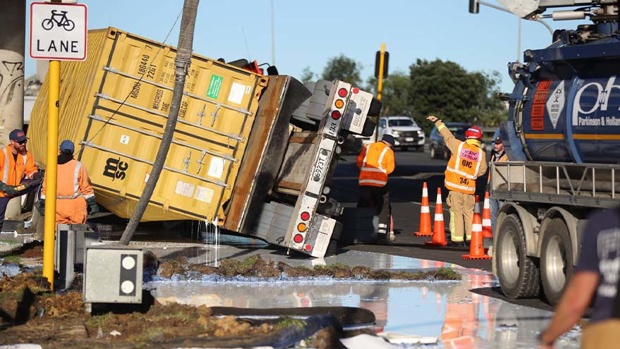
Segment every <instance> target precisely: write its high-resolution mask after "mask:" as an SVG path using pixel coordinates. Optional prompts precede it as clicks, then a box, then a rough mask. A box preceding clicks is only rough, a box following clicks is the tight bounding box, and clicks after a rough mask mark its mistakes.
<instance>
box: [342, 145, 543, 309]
mask: <svg viewBox="0 0 620 349" xmlns="http://www.w3.org/2000/svg"><path fill="white" fill-rule="evenodd" d="M395 154H396V163H397V164H396V170H395V171H394V173H392V175H391V176H390V180H389V184H388V185H389V188H390V197H391V201H392V214H393V216H394V226H395V231H396V241H394V242H393V243H392V244H390V245H377V244H354V245H347V246H343V247H341V248H342V249H348V250H358V251H369V252H377V253H386V254H391V255H397V256H405V257H412V258H420V259H428V260H436V261H442V262H448V263H452V264H457V265H461V266H463V267H466V268H475V269H482V270H486V271H489V272H490V271H491V260H466V259H463V258H462V255H463V254H468V253H469V248H451V247H439V246H429V245H427V244H425V242H426V241H429V240H430V239H431V238H430V237H416V236H415V235H414V232H416V231H418V229H419V221H420V206H421V205H420V202H421V199H422V188H423V184H424V182H426V183H427V186H428V191H429V206H430V211H431V224H432V222H433V221H434V212H435V202H436V198H437V188H441V190H442V191H441V192H442V194H441V195H442V201H443V209H444V222H445V225H446V238H447V239H449V231H448V222H449V213H448V207H447V205H446V197H447V194H448V192H447V190H446V189H445V188H444V187H443V181H444V174H443V172H444V170H445V168H446V165H447V161H445V160H435V159H431V158H430V155H429V153H428V152H411V151H409V152H403V151H399V150H397V151H396V153H395ZM358 173H359V172H358V169H357V167H356V166H355V156H354V155H346V156H344V158H343V160H342V161H341V163H340V164H339V165H338V167H337V168H336V172H335V176H334V177H335V178H334V181H333V185H332V191H333V194H332V195H333V197H334V198H335V199H336V200H338V201H340V202H341V203H343V205H344V206H345V207H354V206H355V205H356V204H357V199H358V195H359V194H358V187H357V175H358ZM431 228H432V225H431ZM476 292H478V293H480V294H483V295H486V296H491V297H495V298H500V299H502V300H505V301H507V302H510V303H513V304H520V305H526V306H531V307H535V308H540V309H546V310H551V309H552V307H551V306H549V305H548V304H547V303H546V302H544V301H543V300H541V299H538V298H536V299H521V300H516V301H515V300H511V299H508V298H506V297H505V296H504V295H503V293H502V291H501V289H500V288H499V287H489V288H485V289H479V290H478V291H476Z"/></svg>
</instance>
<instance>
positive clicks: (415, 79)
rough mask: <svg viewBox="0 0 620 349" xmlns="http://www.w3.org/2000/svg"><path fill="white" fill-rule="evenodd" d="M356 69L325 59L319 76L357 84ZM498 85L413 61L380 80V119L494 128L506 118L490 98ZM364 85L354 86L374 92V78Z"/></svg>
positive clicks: (454, 68) (451, 66) (455, 68)
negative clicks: (401, 117) (436, 120)
mask: <svg viewBox="0 0 620 349" xmlns="http://www.w3.org/2000/svg"><path fill="white" fill-rule="evenodd" d="M360 69H361V65H359V64H358V63H356V62H355V61H354V60H352V59H350V58H347V57H345V56H344V55H342V54H341V55H340V56H338V57H335V58H332V59H330V60H329V61H328V63H327V65H326V66H325V68H324V70H323V75H322V78H323V79H325V80H334V79H340V80H344V81H347V82H349V83H352V84H354V85H356V86H360V83H361V81H360ZM304 72H305V71H304ZM500 83H501V77H500V75H499V73H498V72H492V73H491V74H487V73H483V72H468V71H466V70H465V69H464V68H463V67H461V66H460V65H459V64H457V63H455V62H451V61H445V62H444V61H442V60H440V59H436V60H434V61H427V60H421V59H418V60H416V62H415V63H413V64H412V65H411V66H409V72H408V73H406V72H402V71H395V72H392V73H390V76H389V77H388V78H387V79H383V86H382V87H383V88H382V95H381V97H382V98H381V99H382V102H383V108H382V110H381V115H408V116H411V117H413V118H414V120H416V122H418V124H420V126H423V127H425V129H426V131H429V128H430V127H431V126H432V125H429V124H428V123H427V122H425V121H424V119H425V118H426V116H428V115H436V116H438V117H440V118H442V119H444V120H446V121H467V122H472V123H476V124H478V125H480V126H497V125H499V122H500V121H501V120H505V119H506V118H507V110H506V107H505V106H504V103H503V102H502V101H501V100H499V99H498V98H497V97H496V94H497V93H498V92H499V84H500ZM367 85H368V86H370V88H369V87H368V86H367V87H362V86H360V87H362V88H365V89H368V90H369V91H373V92H374V93H375V94H376V93H377V90H376V89H377V80H376V78H374V77H370V78H368V79H367Z"/></svg>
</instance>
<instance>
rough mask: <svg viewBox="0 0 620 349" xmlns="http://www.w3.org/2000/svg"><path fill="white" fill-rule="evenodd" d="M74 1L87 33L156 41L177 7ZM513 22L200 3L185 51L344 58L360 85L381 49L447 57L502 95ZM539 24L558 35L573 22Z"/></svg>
mask: <svg viewBox="0 0 620 349" xmlns="http://www.w3.org/2000/svg"><path fill="white" fill-rule="evenodd" d="M31 2H32V1H30V0H29V1H28V4H30V3H31ZM80 3H83V4H86V5H87V6H88V28H89V29H97V28H105V27H108V26H114V27H117V28H119V29H121V30H124V31H128V32H131V33H134V34H137V35H140V36H145V37H147V38H149V39H152V40H155V41H159V42H162V41H164V39H165V38H166V36H167V35H168V33H169V31H170V30H171V28H173V25H174V23H175V21H176V19H177V16H178V15H179V13H180V12H181V9H182V7H183V1H182V0H82V1H80ZM272 3H273V13H274V15H273V21H272V15H271V13H272V11H271V8H272V7H271V4H272ZM487 3H492V4H497V3H496V2H495V1H493V0H489V1H487ZM27 11H29V7H28V10H27ZM27 20H28V19H27ZM518 22H519V20H518V19H517V17H515V16H513V15H511V14H509V13H506V12H502V11H499V10H496V9H493V8H490V7H487V6H482V5H481V6H480V13H479V14H477V15H474V14H470V13H469V12H468V0H432V1H421V0H384V1H370V0H329V1H328V0H312V1H299V0H235V1H208V0H202V1H201V2H200V7H199V9H198V17H197V21H196V31H195V37H194V52H195V53H198V54H201V55H203V56H206V57H209V58H213V59H217V58H220V57H222V58H224V59H226V60H227V61H230V60H235V59H238V58H250V59H252V60H253V59H256V60H257V61H258V62H259V63H263V62H273V58H274V57H275V63H276V66H277V67H278V69H279V71H280V74H285V75H292V76H295V77H298V78H299V77H301V75H302V72H303V70H304V68H306V67H308V68H310V70H311V71H312V72H314V73H316V74H320V73H321V72H322V71H323V68H324V67H325V65H326V63H327V61H328V60H329V59H330V58H333V57H336V56H339V55H340V54H344V55H345V56H347V57H349V58H351V59H353V60H355V61H356V62H359V63H360V64H361V65H362V67H363V69H362V78H363V79H364V80H366V79H367V78H368V77H370V76H371V75H372V74H373V72H374V59H375V52H376V51H377V50H379V49H380V47H381V44H382V43H385V44H386V48H387V51H388V52H389V53H390V61H389V71H390V72H395V71H401V72H407V71H408V67H409V66H410V65H411V64H412V63H414V62H415V61H416V59H418V58H420V59H427V60H435V59H442V60H444V61H446V60H450V61H453V62H456V63H458V64H460V65H461V66H462V67H464V68H465V69H466V70H468V71H482V72H487V73H490V72H492V71H498V72H499V73H501V76H502V84H501V88H502V91H503V92H509V91H510V90H511V89H512V82H511V81H510V78H509V76H508V73H507V63H508V62H514V61H516V60H517V59H522V58H521V57H522V55H521V54H518V53H517V49H518V43H517V41H518V40H517V39H518ZM27 23H28V22H27ZM272 23H273V28H274V40H272ZM547 23H548V24H549V25H551V26H552V27H553V28H566V29H573V28H575V27H576V26H577V24H578V23H577V22H575V21H565V22H547ZM179 24H180V18H179V20H178V22H177V23H176V25H175V26H174V29H173V31H172V33H171V35H170V36H169V38H168V40H167V41H166V43H167V44H170V45H173V46H176V45H177V42H178V28H179ZM521 29H522V30H521V49H522V50H523V49H537V48H543V47H545V46H547V45H548V44H549V43H550V42H551V35H550V33H549V30H548V29H547V28H546V27H545V26H544V25H542V24H540V23H536V22H532V21H522V24H521ZM26 38H28V35H27V36H26ZM28 45H29V43H28V42H26V52H28ZM273 52H275V56H274V55H273ZM35 71H36V64H35V62H34V61H33V60H31V59H30V58H28V57H27V58H26V71H25V74H26V76H27V77H28V76H30V75H32V74H34V73H35Z"/></svg>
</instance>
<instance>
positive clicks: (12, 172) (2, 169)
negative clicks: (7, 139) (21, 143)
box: [0, 146, 39, 197]
mask: <svg viewBox="0 0 620 349" xmlns="http://www.w3.org/2000/svg"><path fill="white" fill-rule="evenodd" d="M37 171H39V169H38V168H37V165H35V163H34V157H33V156H32V154H30V152H29V151H26V154H24V155H21V154H17V157H15V156H14V155H13V153H12V152H11V148H9V147H8V146H6V147H5V148H4V149H2V151H1V152H0V181H2V183H4V184H6V185H11V186H16V185H19V184H20V183H21V182H22V180H23V179H24V178H28V179H32V175H33V174H34V173H35V172H37ZM6 196H7V195H5V194H4V193H3V192H0V197H6Z"/></svg>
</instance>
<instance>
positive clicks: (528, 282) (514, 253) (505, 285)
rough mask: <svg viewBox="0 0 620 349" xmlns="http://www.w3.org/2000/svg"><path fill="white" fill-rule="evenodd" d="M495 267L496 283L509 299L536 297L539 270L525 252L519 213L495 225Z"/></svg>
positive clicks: (538, 285)
mask: <svg viewBox="0 0 620 349" xmlns="http://www.w3.org/2000/svg"><path fill="white" fill-rule="evenodd" d="M498 232H499V233H498V236H497V252H495V253H494V257H495V256H496V258H497V268H498V277H499V284H500V286H501V288H502V291H503V292H504V294H505V295H506V296H507V297H509V298H512V299H517V298H527V297H537V296H538V295H539V293H540V271H539V269H538V266H536V264H535V263H534V262H533V261H532V259H531V258H530V257H528V256H527V255H526V245H525V234H524V233H523V226H522V225H521V221H520V220H519V217H518V216H517V215H515V214H511V215H509V216H507V217H506V219H505V220H504V221H503V222H502V225H501V226H500V227H499V229H498Z"/></svg>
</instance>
